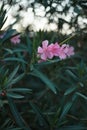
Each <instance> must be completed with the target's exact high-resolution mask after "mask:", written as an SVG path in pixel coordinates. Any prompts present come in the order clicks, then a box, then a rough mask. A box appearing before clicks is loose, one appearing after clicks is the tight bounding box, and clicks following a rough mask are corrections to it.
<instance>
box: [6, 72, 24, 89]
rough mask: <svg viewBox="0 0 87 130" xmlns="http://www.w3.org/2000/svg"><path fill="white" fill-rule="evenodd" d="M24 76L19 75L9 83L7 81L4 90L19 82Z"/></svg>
mask: <svg viewBox="0 0 87 130" xmlns="http://www.w3.org/2000/svg"><path fill="white" fill-rule="evenodd" d="M24 75H25V74H20V75H19V76H17V77H16V78H15V79H12V80H11V81H10V82H8V81H7V82H6V84H5V88H8V87H10V86H11V85H13V84H15V83H17V82H18V81H20V80H21V79H22V78H23V77H24Z"/></svg>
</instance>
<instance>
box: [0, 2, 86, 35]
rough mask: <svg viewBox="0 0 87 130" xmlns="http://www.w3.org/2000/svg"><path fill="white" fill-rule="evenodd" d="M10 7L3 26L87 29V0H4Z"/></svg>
mask: <svg viewBox="0 0 87 130" xmlns="http://www.w3.org/2000/svg"><path fill="white" fill-rule="evenodd" d="M3 2H4V3H5V9H7V17H8V18H7V21H6V23H5V25H4V27H3V28H6V27H7V26H8V25H10V24H13V23H14V26H13V28H15V29H17V30H18V31H19V32H20V31H23V30H25V29H26V28H27V29H28V30H29V31H39V30H43V31H55V32H56V31H58V32H60V33H63V34H71V33H75V32H77V33H80V34H81V35H83V33H87V1H86V0H1V1H0V5H1V4H2V3H3Z"/></svg>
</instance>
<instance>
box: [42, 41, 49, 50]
mask: <svg viewBox="0 0 87 130" xmlns="http://www.w3.org/2000/svg"><path fill="white" fill-rule="evenodd" d="M47 46H48V40H45V41H43V42H42V47H43V48H47Z"/></svg>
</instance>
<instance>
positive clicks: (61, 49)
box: [58, 44, 67, 59]
mask: <svg viewBox="0 0 87 130" xmlns="http://www.w3.org/2000/svg"><path fill="white" fill-rule="evenodd" d="M65 49H66V44H64V45H62V46H61V47H60V50H59V55H58V56H59V58H60V59H66V57H67V55H66V53H65V51H66V50H65Z"/></svg>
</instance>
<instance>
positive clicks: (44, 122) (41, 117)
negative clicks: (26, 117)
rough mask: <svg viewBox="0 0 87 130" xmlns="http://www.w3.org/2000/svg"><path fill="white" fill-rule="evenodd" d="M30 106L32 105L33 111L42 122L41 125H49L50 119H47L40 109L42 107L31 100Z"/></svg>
mask: <svg viewBox="0 0 87 130" xmlns="http://www.w3.org/2000/svg"><path fill="white" fill-rule="evenodd" d="M30 106H31V107H32V109H33V111H34V112H35V113H36V115H37V117H38V120H39V122H40V124H41V126H44V125H45V127H48V126H49V123H48V121H47V120H46V119H45V117H44V116H43V114H42V112H41V111H40V109H39V108H38V107H37V106H36V105H35V104H33V103H31V102H30Z"/></svg>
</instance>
